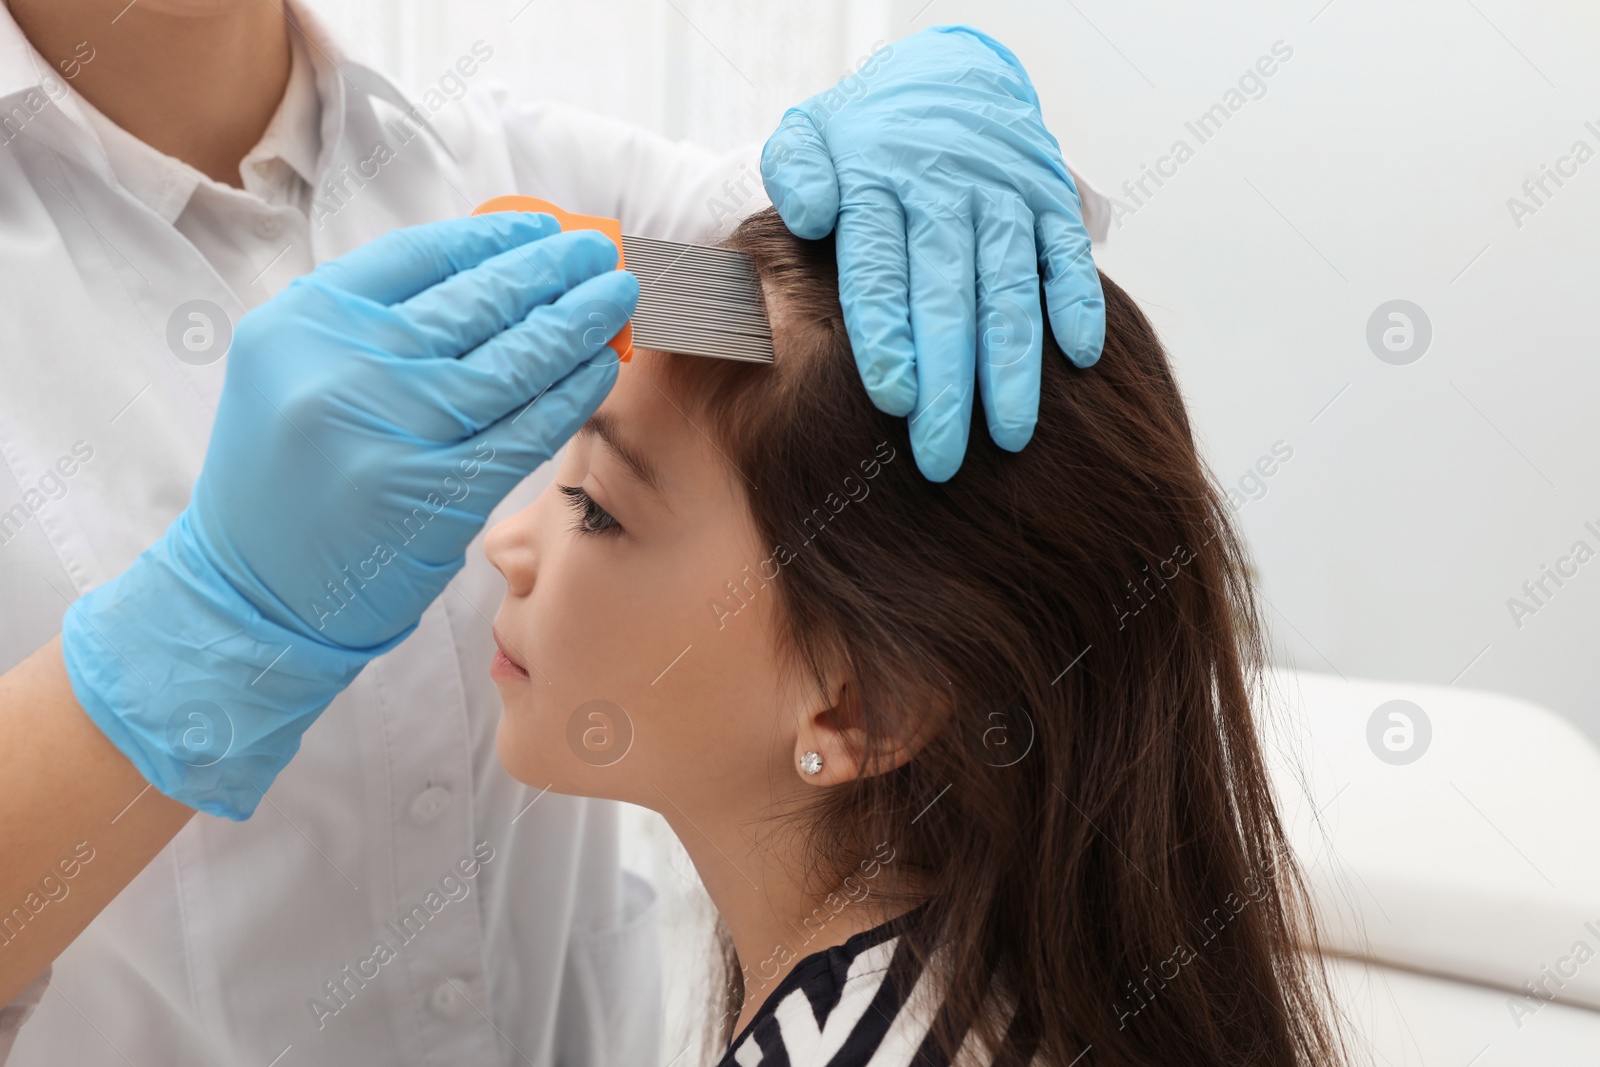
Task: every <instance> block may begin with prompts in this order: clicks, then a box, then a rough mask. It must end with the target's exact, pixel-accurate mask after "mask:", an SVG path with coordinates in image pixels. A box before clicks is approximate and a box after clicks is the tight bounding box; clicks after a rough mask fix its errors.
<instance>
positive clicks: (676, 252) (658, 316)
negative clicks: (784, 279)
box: [473, 196, 772, 363]
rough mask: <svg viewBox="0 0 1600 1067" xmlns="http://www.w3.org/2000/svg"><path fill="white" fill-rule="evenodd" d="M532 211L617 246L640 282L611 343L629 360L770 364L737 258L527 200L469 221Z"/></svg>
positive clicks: (765, 326) (759, 311) (758, 306)
mask: <svg viewBox="0 0 1600 1067" xmlns="http://www.w3.org/2000/svg"><path fill="white" fill-rule="evenodd" d="M495 211H536V212H540V213H543V214H546V215H554V216H555V218H556V221H557V222H559V223H560V224H561V228H562V230H599V231H600V232H601V233H603V234H605V235H606V236H607V237H609V238H611V241H612V243H613V244H615V245H616V246H617V257H618V260H617V266H618V267H619V268H620V267H626V268H627V269H628V270H630V271H632V272H633V273H634V275H635V276H636V277H637V278H638V279H639V306H638V307H637V308H636V309H635V310H634V313H633V318H632V319H631V320H629V321H628V322H627V323H626V324H625V325H624V326H623V327H622V329H621V331H619V332H618V333H617V335H616V336H615V337H613V338H612V339H611V341H610V347H611V349H612V350H613V351H615V352H616V353H617V356H618V358H620V359H622V360H623V361H627V360H628V359H630V358H632V356H633V346H634V345H635V344H638V345H639V346H640V347H642V348H651V349H656V350H659V351H662V352H677V353H681V354H683V355H689V356H709V357H711V358H713V359H735V360H741V361H743V362H746V363H771V362H772V327H771V325H770V324H769V323H768V322H767V305H766V301H765V300H764V299H763V298H762V295H761V283H760V281H759V280H758V279H757V278H756V272H755V268H754V267H752V266H751V264H750V259H749V257H748V256H746V255H745V254H744V253H742V252H735V251H733V250H732V249H730V248H713V247H711V246H710V245H696V244H686V243H684V242H682V241H663V240H660V239H658V238H654V237H633V236H630V235H629V234H625V233H623V232H622V224H621V223H620V222H618V221H617V220H616V219H608V218H605V217H604V216H600V215H578V214H574V213H573V212H570V211H563V210H562V209H561V208H559V207H556V206H555V205H554V204H552V203H550V202H549V201H548V200H540V199H537V198H536V197H531V196H497V197H495V198H494V199H493V200H486V201H484V202H483V203H482V204H479V205H478V209H477V210H476V211H474V212H473V214H474V215H486V214H489V213H490V212H495Z"/></svg>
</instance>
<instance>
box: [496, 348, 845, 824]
mask: <svg viewBox="0 0 1600 1067" xmlns="http://www.w3.org/2000/svg"><path fill="white" fill-rule="evenodd" d="M685 358H693V357H685V356H666V355H662V354H660V353H656V352H649V351H639V352H637V353H636V355H635V356H634V358H633V360H632V361H631V362H629V363H624V364H623V365H622V367H621V371H620V374H619V376H618V379H617V384H616V386H615V387H614V388H613V390H612V392H611V394H610V396H609V397H608V398H607V399H606V401H605V403H604V404H603V405H602V406H601V408H600V410H599V411H598V412H597V413H596V415H595V416H594V417H593V418H592V419H590V420H589V422H588V424H586V425H585V426H584V428H583V429H582V430H580V431H579V433H578V434H577V436H576V437H574V438H573V440H572V442H571V444H569V445H568V446H567V450H566V453H565V455H564V456H563V458H562V460H561V464H560V470H559V472H558V473H557V475H556V477H555V481H554V482H553V483H552V484H551V485H550V487H549V488H548V489H546V490H545V492H544V493H543V494H541V495H540V497H539V498H538V499H537V500H535V501H534V503H533V504H532V505H530V506H529V507H528V508H527V509H526V510H524V511H522V512H520V513H519V514H517V515H515V516H513V517H511V518H510V519H507V520H506V521H504V522H502V523H500V524H499V525H497V526H495V527H494V528H493V529H492V530H490V531H489V535H488V538H487V541H486V543H485V553H486V554H487V555H488V557H489V561H490V562H491V563H493V564H494V566H495V567H496V568H498V569H499V571H500V572H501V574H503V575H504V576H505V579H506V584H507V589H506V597H505V601H504V603H503V604H502V605H501V607H500V612H499V614H498V615H497V616H496V618H495V634H496V639H497V641H498V643H499V645H500V651H499V653H498V654H497V655H496V657H495V661H494V665H493V666H492V668H491V672H492V674H493V675H494V677H495V680H496V682H497V683H498V685H499V688H500V694H501V698H502V700H503V702H504V705H505V712H504V715H503V716H502V718H501V720H500V728H499V735H498V746H499V753H500V760H501V762H502V763H503V764H504V765H505V767H506V769H507V770H508V771H510V772H511V774H512V775H513V776H515V777H516V778H518V779H520V780H521V781H523V782H526V783H528V784H529V785H533V786H537V787H539V788H541V789H542V788H546V787H549V788H552V789H554V790H555V791H557V792H561V793H574V794H581V795H586V796H602V797H610V798H614V799H618V800H627V801H631V802H633V803H637V804H641V805H644V806H647V807H651V808H655V809H657V810H660V811H663V812H664V813H667V814H669V815H670V814H671V812H672V808H674V807H677V808H679V809H680V810H681V811H684V812H692V811H694V810H696V809H699V810H708V809H716V810H730V809H731V808H742V807H745V806H746V805H744V804H740V803H737V801H738V800H739V799H740V798H745V799H748V798H750V797H753V796H759V797H761V798H763V799H765V800H772V799H779V797H780V796H781V795H782V794H783V793H784V792H785V791H788V790H793V789H798V788H803V787H802V786H801V785H800V782H799V778H798V774H797V772H796V771H795V769H794V768H795V765H796V760H797V759H798V753H797V741H798V740H805V738H804V737H803V736H801V735H803V734H804V733H805V721H806V718H807V714H806V713H807V711H809V710H811V706H814V705H816V704H817V703H818V699H816V698H812V699H811V700H810V702H809V705H808V703H807V700H806V699H805V698H804V697H797V696H796V695H794V694H792V693H787V692H786V691H785V689H784V686H783V685H781V684H780V678H781V677H782V676H783V672H782V671H780V667H779V661H778V656H777V648H778V644H777V641H776V639H775V638H776V634H777V619H778V615H777V603H776V600H777V597H776V593H777V590H776V587H775V586H774V585H773V584H772V583H771V581H770V579H771V577H772V576H773V575H774V574H775V568H776V567H777V565H778V564H777V562H776V560H774V559H773V558H772V557H773V546H770V545H762V544H761V543H760V541H759V538H758V536H757V534H756V531H755V528H754V525H753V523H752V521H751V519H750V516H749V513H748V510H747V507H746V503H745V493H746V491H747V488H748V487H747V486H746V485H745V484H744V479H743V476H742V475H740V474H739V473H738V472H737V471H736V470H734V469H733V467H732V465H731V463H730V462H729V461H728V460H727V459H725V458H724V457H723V456H722V454H721V453H720V452H719V450H718V448H717V446H716V445H715V444H714V443H713V442H712V439H711V438H710V437H709V436H708V435H707V434H708V432H709V427H707V426H704V425H696V422H697V421H698V422H701V423H703V422H704V420H703V419H701V418H700V417H699V416H698V415H697V414H696V413H694V412H692V411H691V409H689V408H688V407H687V406H685V405H684V404H683V403H682V402H681V401H679V400H678V399H677V398H675V397H669V396H668V395H667V394H666V393H664V392H663V391H662V387H661V386H660V385H659V382H660V377H659V375H660V368H661V363H662V361H664V360H667V359H685ZM763 573H764V574H765V575H766V580H763V578H762V577H761V574H763ZM730 583H731V584H730ZM736 594H737V595H736Z"/></svg>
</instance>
